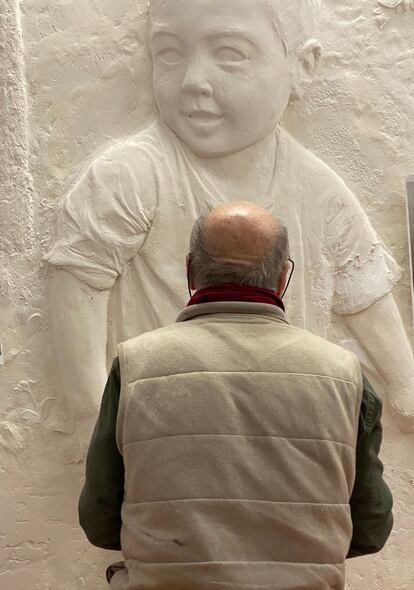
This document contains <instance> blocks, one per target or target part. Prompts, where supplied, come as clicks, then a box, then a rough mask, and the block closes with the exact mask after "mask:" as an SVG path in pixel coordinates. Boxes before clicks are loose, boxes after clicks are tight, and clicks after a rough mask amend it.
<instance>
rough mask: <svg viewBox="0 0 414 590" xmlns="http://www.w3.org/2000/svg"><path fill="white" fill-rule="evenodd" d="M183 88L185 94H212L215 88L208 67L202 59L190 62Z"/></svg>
mask: <svg viewBox="0 0 414 590" xmlns="http://www.w3.org/2000/svg"><path fill="white" fill-rule="evenodd" d="M182 90H183V92H184V93H185V94H191V95H193V96H197V95H202V96H212V94H213V88H212V86H211V84H210V82H209V80H208V77H207V68H206V67H205V65H204V64H203V63H202V62H201V60H193V61H192V62H190V63H189V65H188V69H187V72H186V74H185V77H184V80H183V86H182Z"/></svg>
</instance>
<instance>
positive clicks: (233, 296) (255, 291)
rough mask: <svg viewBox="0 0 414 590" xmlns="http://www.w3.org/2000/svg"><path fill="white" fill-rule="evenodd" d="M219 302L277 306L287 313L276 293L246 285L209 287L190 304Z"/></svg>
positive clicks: (192, 299)
mask: <svg viewBox="0 0 414 590" xmlns="http://www.w3.org/2000/svg"><path fill="white" fill-rule="evenodd" d="M217 301H248V302H250V303H267V304H268V305H276V306H277V307H279V308H280V309H281V310H282V311H285V306H284V305H283V301H282V300H281V299H280V297H279V295H278V293H276V291H271V290H270V289H261V288H260V287H246V286H245V285H234V284H224V285H217V286H215V287H207V288H206V289H200V290H199V291H197V292H196V293H195V294H194V295H193V296H192V297H191V299H190V301H189V302H188V305H187V307H188V306H190V305H198V304H199V303H212V302H217Z"/></svg>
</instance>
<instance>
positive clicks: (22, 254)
mask: <svg viewBox="0 0 414 590" xmlns="http://www.w3.org/2000/svg"><path fill="white" fill-rule="evenodd" d="M144 5H145V2H144V1H143V0H117V2H114V0H76V1H75V0H53V1H52V0H23V2H22V5H21V10H22V14H20V13H19V11H18V8H19V7H18V3H17V1H16V0H0V19H1V20H0V49H1V51H0V97H1V109H0V142H1V145H2V147H1V161H0V185H1V189H0V190H1V192H0V230H1V242H0V245H1V250H0V255H1V260H0V262H1V264H2V266H1V274H0V305H1V308H0V314H1V315H0V329H1V338H2V339H3V341H4V344H5V351H6V365H5V367H3V368H0V388H1V396H0V410H1V416H0V478H1V485H0V489H1V492H0V494H1V506H2V517H1V521H2V526H1V527H0V543H1V546H2V550H1V555H0V587H1V588H8V589H9V588H10V589H12V590H26V588H27V587H30V588H32V589H33V590H35V589H36V590H37V589H53V590H55V589H56V588H59V590H75V589H79V588H86V589H91V590H99V589H100V588H105V583H104V581H103V578H102V575H101V574H102V571H103V567H104V564H105V563H107V562H110V561H111V559H112V557H113V556H112V555H110V554H105V552H101V551H99V550H95V549H93V548H91V547H89V545H88V543H87V542H86V541H85V540H84V538H83V534H82V532H81V531H80V530H79V528H78V526H77V517H76V503H77V497H78V493H79V490H80V487H81V480H82V476H83V466H82V465H80V464H76V463H74V460H75V456H74V453H73V452H72V448H73V437H72V435H71V433H70V432H66V431H67V430H68V427H67V425H66V422H65V410H64V408H63V407H62V406H61V404H60V403H59V402H58V400H59V399H61V398H62V395H61V391H60V384H59V381H58V379H57V375H56V369H55V364H54V360H53V359H54V357H53V351H52V350H51V347H50V335H49V332H48V326H47V304H46V301H47V291H46V288H47V280H46V279H47V270H46V269H45V268H44V267H43V266H42V264H41V255H42V252H45V250H46V248H47V244H48V242H49V239H50V236H51V233H52V231H53V211H54V208H55V206H56V204H57V202H58V201H59V199H60V198H61V196H62V193H63V190H64V186H65V183H66V182H67V178H68V177H69V176H70V175H71V174H73V173H74V172H75V170H76V168H77V167H79V166H82V165H84V163H85V161H86V159H88V158H90V157H92V155H93V154H94V153H95V152H96V150H100V149H102V148H103V147H104V146H105V145H107V144H108V143H109V142H111V141H112V140H113V139H115V138H119V137H122V136H124V135H128V134H130V133H133V132H135V131H136V130H138V129H140V128H142V127H143V126H144V125H145V123H146V121H148V119H149V118H150V117H151V114H152V113H153V105H152V98H151V90H150V64H149V59H148V57H147V54H146V51H145V30H146V29H145V22H144V18H143V15H144V12H145V6H144ZM377 6H378V3H377V1H376V0H347V1H346V2H338V1H334V0H324V6H323V14H322V23H321V31H322V33H321V39H322V41H323V44H324V47H325V59H324V62H323V65H322V68H321V71H320V74H319V77H318V80H317V81H316V83H315V85H314V86H313V88H312V90H311V91H310V92H309V96H308V99H307V100H306V101H305V102H304V103H303V104H300V105H297V106H296V107H295V108H293V109H292V110H291V111H290V112H289V113H288V114H287V116H286V124H287V126H288V127H289V129H290V130H291V131H292V132H293V133H294V134H295V135H296V136H297V137H298V138H299V139H300V140H301V141H302V142H303V143H304V144H305V145H306V146H307V147H309V148H311V149H313V150H314V151H315V152H316V153H317V154H318V155H320V156H321V157H322V158H323V159H325V160H326V161H327V162H328V163H329V164H330V165H331V166H332V167H333V168H334V169H335V170H336V171H337V172H339V173H340V174H341V175H342V176H343V177H344V178H345V180H346V181H347V182H348V184H349V185H350V186H351V188H352V189H353V190H354V191H355V192H356V194H357V195H358V197H359V198H360V201H361V203H362V204H363V206H364V207H365V209H366V211H367V212H368V214H369V216H370V218H371V220H372V221H373V223H374V225H375V227H376V228H377V230H378V232H379V233H380V234H381V236H382V237H383V239H384V241H385V242H386V244H387V245H388V247H389V248H390V249H391V251H392V252H393V254H394V255H395V257H396V258H397V260H398V262H399V263H400V264H401V265H402V267H403V269H404V277H403V280H402V282H401V284H400V286H399V287H398V288H397V292H396V295H397V300H398V303H399V305H400V308H401V311H402V313H403V317H404V321H405V324H406V327H407V330H408V331H409V332H410V335H411V337H412V326H411V316H412V313H411V306H410V301H409V297H410V289H409V276H408V268H409V265H408V258H407V256H408V247H407V234H406V219H405V210H404V178H405V175H407V174H408V173H413V172H414V157H413V156H414V96H413V92H412V85H413V82H412V80H414V44H413V42H412V31H413V28H414V12H413V11H411V10H406V11H404V10H402V9H401V12H400V13H393V12H392V13H391V12H390V13H389V15H388V11H386V12H387V18H388V16H389V17H390V20H389V22H388V23H387V24H386V26H384V28H382V29H381V28H380V27H379V23H378V22H377V21H376V20H375V18H376V17H377V16H378V15H376V14H375V13H374V10H375V9H376V8H377ZM404 6H405V4H404V5H403V4H402V5H401V7H402V8H404ZM407 6H408V5H407ZM20 17H21V19H22V20H20ZM384 23H385V20H382V21H381V24H384ZM21 25H22V29H23V31H22V30H21ZM22 32H23V34H22ZM3 48H4V49H3ZM25 67H26V71H25ZM26 80H27V90H28V93H27V94H26ZM27 97H28V101H29V113H28V115H29V116H28V118H27V117H26V110H27V109H26V107H27V105H26V98H27ZM27 124H28V129H27ZM27 131H29V133H27ZM28 138H29V139H30V144H29V143H28ZM29 164H30V173H31V175H30V173H29ZM384 421H385V426H386V432H385V443H384V450H383V457H384V459H385V464H386V473H387V478H388V481H389V482H390V484H391V487H392V489H393V492H394V496H395V503H396V508H395V517H396V522H395V529H394V532H393V535H392V537H391V540H390V542H389V544H388V546H387V547H386V549H385V550H384V551H383V553H382V554H381V555H380V556H377V557H372V558H363V559H359V560H354V561H353V563H350V564H349V573H348V580H349V587H350V588H352V590H366V589H368V588H369V589H370V590H371V589H382V590H409V589H412V588H413V587H414V563H413V560H412V553H413V551H414V511H413V508H414V459H413V452H412V447H413V440H414V439H413V437H412V436H411V437H410V436H404V435H401V434H400V433H399V432H398V430H397V428H396V427H395V425H394V424H393V423H392V421H391V419H390V417H389V416H388V413H387V412H386V415H385V420H384ZM100 576H101V577H100Z"/></svg>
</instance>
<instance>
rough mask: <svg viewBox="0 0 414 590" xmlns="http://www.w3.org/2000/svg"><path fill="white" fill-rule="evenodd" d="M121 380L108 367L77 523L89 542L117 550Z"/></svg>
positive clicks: (116, 366)
mask: <svg viewBox="0 0 414 590" xmlns="http://www.w3.org/2000/svg"><path fill="white" fill-rule="evenodd" d="M120 391H121V377H120V369H119V360H118V359H116V360H115V361H114V363H113V365H112V369H111V372H110V374H109V377H108V381H107V384H106V387H105V391H104V394H103V398H102V403H101V409H100V412H99V417H98V421H97V423H96V426H95V429H94V432H93V435H92V440H91V444H90V447H89V451H88V457H87V460H86V481H85V485H84V487H83V490H82V493H81V496H80V499H79V522H80V525H81V527H82V528H83V530H84V531H85V534H86V536H87V538H88V539H89V541H90V542H91V543H92V544H93V545H96V546H97V547H101V548H102V549H111V550H115V551H117V550H120V549H121V541H120V536H121V535H120V534H121V507H122V501H123V498H124V478H125V476H124V462H123V459H122V455H121V454H120V452H119V450H118V447H117V444H116V420H117V415H118V406H119V396H120Z"/></svg>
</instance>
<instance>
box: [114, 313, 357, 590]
mask: <svg viewBox="0 0 414 590" xmlns="http://www.w3.org/2000/svg"><path fill="white" fill-rule="evenodd" d="M119 356H120V363H121V381H122V391H121V400H120V406H119V413H118V432H117V436H118V446H119V449H120V451H121V453H122V454H123V457H124V463H125V479H126V483H125V500H124V504H123V508H122V519H123V528H122V550H123V553H124V557H125V560H126V564H127V568H128V572H125V573H124V574H122V573H121V574H119V575H118V574H117V575H116V576H115V577H114V580H113V583H112V585H111V587H112V586H113V587H114V588H115V589H116V590H150V589H151V590H236V589H237V590H240V589H243V590H254V589H260V590H328V589H329V590H334V589H335V590H343V588H344V561H345V558H346V555H347V552H348V548H349V545H350V541H351V537H352V523H351V518H350V509H349V503H348V502H349V498H350V495H351V492H352V487H353V483H354V477H355V446H356V438H357V426H358V415H359V408H360V403H361V395H362V377H361V370H360V366H359V363H358V361H357V359H356V358H355V357H354V356H353V355H352V354H351V353H349V352H347V351H345V350H343V349H341V348H339V347H337V346H335V345H333V344H331V343H329V342H327V341H325V340H322V339H321V338H319V337H317V336H314V335H312V334H310V333H308V332H305V331H303V330H300V329H297V328H294V327H292V326H290V325H289V324H287V323H286V321H285V320H284V316H283V313H282V312H281V311H280V310H279V309H278V308H276V307H275V306H270V305H264V304H255V303H230V302H227V303H208V304H202V305H197V306H193V307H190V308H187V309H186V310H185V311H184V312H182V313H181V315H180V317H179V318H178V322H177V323H176V324H174V325H172V326H168V327H167V328H162V329H160V330H156V331H154V332H149V333H147V334H143V335H142V336H140V337H138V338H136V339H134V340H131V341H129V342H127V343H125V344H122V345H121V346H120V349H119Z"/></svg>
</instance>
